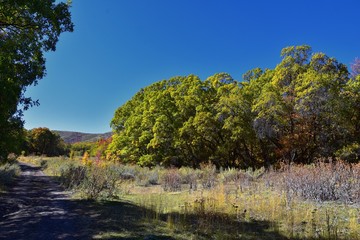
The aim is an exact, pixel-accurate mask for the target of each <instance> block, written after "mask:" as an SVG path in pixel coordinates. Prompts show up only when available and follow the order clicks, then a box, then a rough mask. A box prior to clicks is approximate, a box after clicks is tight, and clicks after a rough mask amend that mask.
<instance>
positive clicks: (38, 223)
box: [0, 163, 92, 239]
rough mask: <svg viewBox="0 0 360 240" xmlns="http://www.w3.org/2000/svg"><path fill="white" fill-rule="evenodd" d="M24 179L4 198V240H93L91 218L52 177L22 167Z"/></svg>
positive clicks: (0, 200) (0, 233) (0, 222)
mask: <svg viewBox="0 0 360 240" xmlns="http://www.w3.org/2000/svg"><path fill="white" fill-rule="evenodd" d="M20 167H21V171H22V173H21V176H20V177H19V179H18V181H17V183H16V185H15V186H14V187H13V188H12V189H10V191H9V192H8V193H5V194H3V195H0V239H91V238H92V237H91V232H89V230H88V225H89V218H87V216H86V213H84V212H82V213H80V212H79V211H78V208H76V210H75V204H74V203H73V202H72V200H71V199H70V197H69V195H68V194H67V193H66V192H64V191H63V190H62V189H61V187H60V186H59V184H57V183H56V182H55V181H54V180H53V179H51V177H48V176H45V175H44V174H43V172H42V171H41V170H40V169H39V168H37V167H34V166H31V165H28V164H23V163H21V164H20Z"/></svg>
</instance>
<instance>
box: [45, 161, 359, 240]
mask: <svg viewBox="0 0 360 240" xmlns="http://www.w3.org/2000/svg"><path fill="white" fill-rule="evenodd" d="M43 160H44V159H43ZM51 161H54V163H50V162H51ZM59 161H62V163H65V162H67V161H69V160H66V161H64V160H59V159H58V160H47V162H46V164H44V163H42V165H44V166H47V167H48V168H49V166H50V168H58V167H59V163H55V162H59ZM40 162H41V161H40ZM40 164H41V163H40ZM98 167H99V168H100V169H105V170H103V171H101V174H99V175H95V176H94V177H96V176H97V178H99V179H100V178H101V179H104V175H107V174H110V172H112V174H113V177H112V179H113V182H112V183H113V186H114V188H116V191H114V192H116V194H118V197H120V198H121V199H122V200H126V201H129V202H132V203H134V204H136V205H138V206H140V207H141V208H142V209H144V210H143V212H142V215H143V218H144V220H146V221H147V222H149V224H150V223H153V224H158V223H159V222H161V223H164V224H163V225H162V226H163V227H165V228H167V229H168V231H169V232H172V233H174V234H175V233H176V235H177V236H182V234H184V235H183V236H185V235H186V236H191V237H192V238H193V239H208V238H209V237H210V236H211V237H212V238H213V239H239V238H245V239H258V238H259V237H261V236H263V237H262V238H264V239H273V238H279V239H288V238H291V239H314V238H320V239H360V208H359V206H360V201H359V200H360V198H359V194H360V184H359V183H360V181H359V176H360V165H359V164H358V165H354V164H353V165H349V164H347V163H345V162H342V161H337V162H324V161H322V162H318V163H317V164H314V165H311V166H304V165H291V166H284V167H283V168H281V169H280V170H278V171H267V172H265V170H264V169H260V170H257V171H252V170H248V171H241V170H237V169H225V170H221V171H216V169H215V168H214V167H213V166H212V165H206V166H203V167H202V169H200V170H193V169H189V168H181V169H163V168H156V169H148V168H139V167H137V166H125V165H116V164H115V165H114V164H110V163H106V164H105V163H104V164H99V165H98ZM60 168H61V167H60ZM87 168H90V166H87ZM106 169H107V170H106ZM110 169H111V171H110ZM51 172H56V170H51ZM100 176H101V177H100ZM150 182H152V183H150ZM103 197H106V196H103ZM160 225H161V224H160ZM113 234H115V235H116V233H113ZM189 234H190V235H189ZM213 236H216V238H215V237H213ZM179 238H181V237H179ZM185 239H186V238H185Z"/></svg>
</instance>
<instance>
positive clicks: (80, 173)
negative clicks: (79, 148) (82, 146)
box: [60, 164, 86, 189]
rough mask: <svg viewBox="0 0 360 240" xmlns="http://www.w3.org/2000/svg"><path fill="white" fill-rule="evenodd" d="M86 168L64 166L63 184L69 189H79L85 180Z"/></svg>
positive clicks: (72, 165) (62, 172) (62, 167)
mask: <svg viewBox="0 0 360 240" xmlns="http://www.w3.org/2000/svg"><path fill="white" fill-rule="evenodd" d="M85 175H86V167H84V166H76V165H74V164H64V165H63V166H61V168H60V181H61V184H62V185H63V186H64V187H65V188H67V189H75V188H77V187H79V186H80V185H81V184H82V182H83V181H84V179H85Z"/></svg>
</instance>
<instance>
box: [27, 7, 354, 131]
mask: <svg viewBox="0 0 360 240" xmlns="http://www.w3.org/2000/svg"><path fill="white" fill-rule="evenodd" d="M359 10H360V1H358V0H341V1H340V0H339V1H334V0H304V1H289V0H287V1H285V0H283V1H281V0H277V1H269V0H254V1H250V0H248V1H241V0H221V1H220V0H216V1H215V0H206V1H205V0H181V1H180V0H177V1H176V0H151V1H150V0H105V1H95V0H86V1H85V0H73V5H72V8H71V12H72V18H73V22H74V24H75V31H74V32H73V33H64V34H63V35H62V36H61V38H60V42H59V43H58V46H57V50H56V52H51V53H47V54H46V58H47V64H46V66H47V76H46V77H45V78H44V79H42V80H40V81H39V84H38V85H37V86H36V87H31V88H29V89H28V91H27V93H26V95H27V96H31V97H33V99H39V100H40V106H39V107H34V108H31V109H30V110H28V111H27V112H26V113H25V116H24V119H25V122H26V123H25V127H26V128H27V129H31V128H34V127H48V128H50V129H52V130H69V131H81V132H90V133H102V132H107V131H110V126H109V123H110V121H111V119H112V117H113V114H114V112H115V110H116V109H117V108H118V107H119V106H121V105H122V104H124V103H125V102H126V101H127V100H129V99H130V98H131V97H132V96H133V95H134V94H135V93H136V92H137V91H138V90H140V88H142V87H145V86H147V85H149V84H151V83H153V82H156V81H159V80H163V79H169V78H171V77H173V76H178V75H188V74H196V75H198V76H200V77H201V78H202V79H206V78H207V77H209V76H211V75H213V74H215V73H218V72H227V73H229V74H231V75H232V76H233V78H235V79H237V80H241V77H242V75H243V74H244V73H245V72H246V71H248V70H250V69H252V68H255V67H261V68H273V67H275V66H276V64H278V63H279V62H280V60H281V59H280V51H281V49H282V48H283V47H286V46H291V45H302V44H307V45H310V46H311V47H312V48H313V52H324V53H326V54H327V55H329V56H330V57H335V58H336V59H338V61H340V62H342V63H344V64H347V65H349V64H350V63H351V62H352V61H353V60H354V59H355V57H360V44H359V43H360V17H359Z"/></svg>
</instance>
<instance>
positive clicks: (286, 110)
mask: <svg viewBox="0 0 360 240" xmlns="http://www.w3.org/2000/svg"><path fill="white" fill-rule="evenodd" d="M281 57H282V60H281V62H280V63H279V64H278V65H277V66H276V67H275V68H274V69H259V68H256V69H253V70H250V71H248V72H247V73H246V74H244V76H243V80H242V81H236V80H234V79H233V78H232V77H231V76H230V75H229V74H227V73H218V74H215V75H214V76H211V77H209V78H207V79H206V80H205V81H202V80H201V79H200V78H199V77H197V76H195V75H189V76H179V77H174V78H171V79H169V80H163V81H160V82H156V83H154V84H152V85H150V86H148V87H145V88H144V89H141V90H140V91H139V92H138V93H137V94H136V95H135V96H134V97H133V98H132V99H131V100H129V101H128V102H126V103H125V104H124V105H123V106H121V107H119V108H118V109H117V110H116V112H115V115H114V118H113V120H112V121H111V126H112V128H113V130H114V133H115V134H114V136H113V140H112V143H111V144H110V145H109V147H108V149H107V153H108V154H107V155H108V157H109V158H112V159H116V160H119V161H122V162H131V163H137V164H140V165H149V166H151V165H156V164H164V165H175V166H179V165H188V166H198V165H199V164H200V163H202V162H207V161H212V162H213V163H214V164H216V165H217V166H224V167H243V168H246V167H258V166H269V165H271V164H273V163H276V162H279V161H287V162H289V161H292V162H298V163H310V162H312V161H314V160H315V159H316V158H319V157H326V158H327V157H336V156H340V157H343V158H346V156H350V155H351V156H352V157H351V159H350V158H348V159H347V160H349V161H350V160H351V161H357V159H358V154H357V152H359V147H358V146H359V145H358V143H359V140H360V139H359V136H360V134H359V131H360V124H359V122H360V112H359V109H360V108H359V107H360V105H359V103H360V98H359V90H360V89H359V86H360V84H359V81H360V78H359V76H355V77H354V74H350V73H349V71H348V69H347V67H346V66H345V65H344V64H342V63H339V62H338V61H337V60H336V59H335V58H331V57H329V56H327V55H326V54H324V53H312V51H311V48H310V47H309V46H292V47H287V48H284V49H283V50H282V51H281ZM349 151H350V152H351V154H350V155H349Z"/></svg>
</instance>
